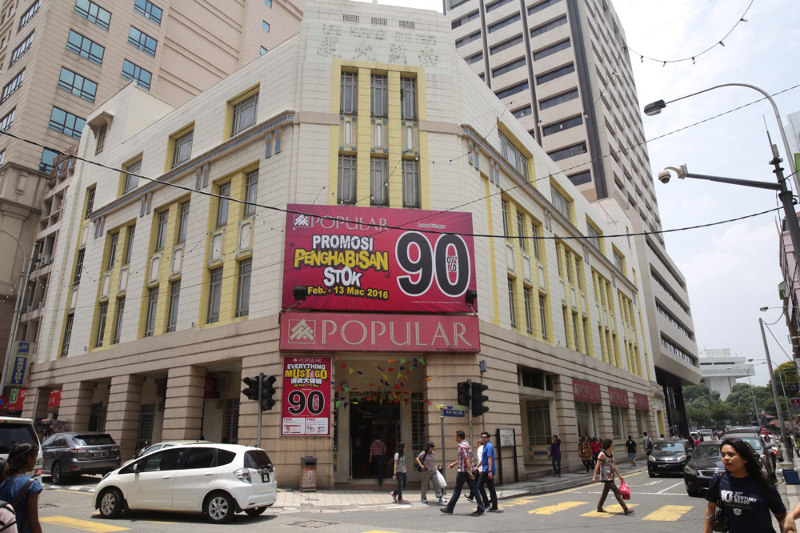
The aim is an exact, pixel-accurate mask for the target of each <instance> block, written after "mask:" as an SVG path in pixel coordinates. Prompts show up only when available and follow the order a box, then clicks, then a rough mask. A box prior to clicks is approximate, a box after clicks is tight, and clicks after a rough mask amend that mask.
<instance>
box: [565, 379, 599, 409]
mask: <svg viewBox="0 0 800 533" xmlns="http://www.w3.org/2000/svg"><path fill="white" fill-rule="evenodd" d="M572 394H573V395H574V396H575V401H576V402H587V403H601V401H602V399H601V397H600V385H599V384H597V383H592V382H591V381H584V380H582V379H576V378H572Z"/></svg>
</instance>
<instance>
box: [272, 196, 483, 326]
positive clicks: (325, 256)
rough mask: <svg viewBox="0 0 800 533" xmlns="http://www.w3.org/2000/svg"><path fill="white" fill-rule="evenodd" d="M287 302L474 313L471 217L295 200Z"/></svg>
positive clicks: (323, 307)
mask: <svg viewBox="0 0 800 533" xmlns="http://www.w3.org/2000/svg"><path fill="white" fill-rule="evenodd" d="M287 208H288V211H289V212H287V214H286V243H285V251H284V268H283V308H284V309H286V308H289V307H291V308H294V309H318V310H329V311H334V310H335V311H377V312H418V313H471V312H474V311H475V310H476V308H477V301H475V299H474V298H468V296H469V295H470V294H474V291H475V290H476V288H477V281H476V278H475V252H474V246H473V238H472V215H471V214H469V213H456V212H451V211H422V210H418V209H388V208H378V207H356V206H322V205H299V204H289V205H288V206H287Z"/></svg>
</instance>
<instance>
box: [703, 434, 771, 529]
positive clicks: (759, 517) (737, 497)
mask: <svg viewBox="0 0 800 533" xmlns="http://www.w3.org/2000/svg"><path fill="white" fill-rule="evenodd" d="M720 451H721V453H722V463H723V464H724V465H725V472H724V473H723V474H721V475H720V474H715V475H714V477H712V478H711V482H710V484H709V489H708V492H707V493H706V500H708V508H707V510H706V520H705V527H704V529H703V531H704V532H705V533H711V521H712V520H713V518H714V510H715V509H716V507H717V502H718V501H719V502H721V504H722V510H723V513H724V515H725V519H726V521H727V523H728V528H729V529H728V531H730V533H752V532H755V531H758V532H759V533H762V532H763V533H775V529H774V528H773V527H772V517H771V516H770V511H772V513H773V514H774V515H775V518H777V520H778V523H779V524H780V526H781V531H783V530H784V518H785V517H786V507H785V506H784V505H783V501H782V499H781V496H780V494H779V493H778V490H777V489H776V488H775V485H773V484H772V483H771V482H770V481H769V479H767V477H766V476H765V475H764V472H763V471H762V470H761V465H760V464H759V462H758V459H756V455H755V452H754V451H753V448H751V447H750V445H749V444H748V443H747V442H745V441H743V440H742V439H725V440H724V441H722V445H721V446H720Z"/></svg>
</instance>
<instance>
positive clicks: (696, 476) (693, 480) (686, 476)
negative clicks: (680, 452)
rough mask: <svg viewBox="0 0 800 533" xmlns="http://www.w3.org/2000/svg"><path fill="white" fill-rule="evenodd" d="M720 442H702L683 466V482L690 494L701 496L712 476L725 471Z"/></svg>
mask: <svg viewBox="0 0 800 533" xmlns="http://www.w3.org/2000/svg"><path fill="white" fill-rule="evenodd" d="M719 448H720V446H719V442H709V441H704V442H701V443H700V444H699V445H698V446H697V447H696V448H695V450H694V454H692V457H691V459H689V461H688V462H687V463H686V466H684V467H683V482H684V484H685V485H686V493H687V494H688V495H689V496H701V495H702V494H703V491H705V490H706V489H708V485H709V482H710V481H711V476H713V475H714V474H716V473H718V472H724V471H725V465H723V464H722V454H721V453H720V449H719Z"/></svg>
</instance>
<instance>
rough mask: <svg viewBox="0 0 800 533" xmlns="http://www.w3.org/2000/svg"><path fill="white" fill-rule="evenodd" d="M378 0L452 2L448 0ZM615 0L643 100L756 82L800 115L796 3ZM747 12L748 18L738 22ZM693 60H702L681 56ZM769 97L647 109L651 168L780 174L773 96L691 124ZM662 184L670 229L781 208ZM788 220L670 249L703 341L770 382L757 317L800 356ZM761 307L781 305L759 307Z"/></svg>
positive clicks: (682, 239)
mask: <svg viewBox="0 0 800 533" xmlns="http://www.w3.org/2000/svg"><path fill="white" fill-rule="evenodd" d="M378 3H381V4H389V5H401V6H407V7H416V8H422V9H435V10H437V11H440V12H441V10H442V4H441V1H440V0H380V1H379V2H378ZM611 3H612V4H613V5H614V8H615V10H616V11H617V15H618V16H619V18H620V21H621V22H622V28H623V30H624V32H625V35H626V38H627V43H628V47H629V48H630V49H631V50H635V51H636V52H637V54H634V53H633V52H631V61H632V65H633V69H634V79H635V81H636V86H637V93H638V95H639V103H640V106H641V107H644V105H645V104H647V103H649V102H652V101H655V100H659V99H664V100H666V101H669V100H673V99H676V98H680V97H682V96H686V95H689V94H691V93H694V92H697V91H701V90H703V89H707V88H710V87H713V86H715V85H719V84H723V83H747V84H750V85H755V86H757V87H759V88H761V89H763V90H765V91H766V92H767V93H769V94H771V95H773V98H774V100H775V102H776V104H777V106H778V110H779V112H780V114H781V116H782V118H783V122H784V123H785V122H786V118H785V117H786V115H788V114H789V113H793V112H796V111H800V68H798V67H800V7H799V6H798V5H797V0H670V1H669V2H663V1H655V0H612V2H611ZM748 6H749V8H748ZM745 12H746V14H745ZM741 18H744V19H745V20H746V22H740V23H739V24H738V25H737V24H736V23H737V21H739V20H740V19H741ZM734 26H736V27H735V28H734ZM732 29H733V31H731V30H732ZM729 32H730V33H729ZM726 35H727V36H726ZM719 41H722V42H723V43H724V46H720V45H718V44H717V43H719ZM715 45H716V46H715ZM708 48H711V49H710V50H708V51H707V52H705V53H702V54H701V52H703V51H704V50H706V49H708ZM641 56H645V59H644V60H642V58H641ZM693 56H694V57H695V61H694V62H692V60H688V61H682V62H678V61H673V60H676V59H680V58H687V57H693ZM647 58H654V59H658V60H659V61H653V60H650V59H647ZM665 60H666V61H667V62H666V64H664V61H665ZM795 86H797V87H795ZM793 87H795V88H793ZM792 88H793V89H792ZM777 93H781V94H777ZM761 98H763V97H762V95H760V94H759V93H758V92H756V91H755V90H753V89H749V88H745V87H724V88H719V89H715V90H712V91H710V92H708V93H704V94H702V95H697V96H692V97H690V98H687V99H685V100H681V101H679V102H674V103H672V104H669V105H668V106H667V108H666V109H664V110H663V111H662V113H661V114H660V115H657V116H654V117H647V116H644V119H643V120H644V127H645V138H646V139H648V140H650V139H653V140H652V141H649V142H648V147H647V148H648V152H649V154H650V163H651V167H652V170H653V174H654V175H657V174H658V172H659V171H660V170H662V169H663V168H665V167H667V166H680V165H681V164H686V165H687V167H688V169H689V171H690V172H694V173H698V174H707V175H714V176H723V177H731V178H739V179H749V180H758V181H770V182H775V181H776V178H775V176H774V174H772V166H771V165H769V161H770V160H771V159H772V152H771V150H770V146H769V141H768V139H767V130H769V134H770V135H771V137H772V142H773V143H776V144H777V145H778V149H779V151H780V154H781V157H783V158H784V163H783V167H784V173H785V175H789V174H790V173H791V171H790V170H789V168H790V167H789V165H788V162H787V161H785V160H786V156H785V152H784V150H783V144H782V142H781V137H780V132H779V129H778V124H777V121H776V119H775V115H774V112H773V111H772V108H771V106H770V105H769V103H768V102H767V101H766V100H762V101H759V102H756V103H754V104H752V105H749V106H747V107H745V108H743V109H740V110H737V111H732V112H730V113H728V114H727V115H725V116H723V117H720V118H714V119H711V120H708V121H707V122H704V123H703V124H699V125H695V126H691V125H692V124H694V123H695V122H699V121H702V120H705V119H709V118H710V117H713V116H714V115H717V114H719V113H724V112H727V111H730V110H732V109H735V108H737V107H739V106H743V105H745V104H749V103H751V102H754V101H756V100H759V99H761ZM683 128H685V129H683ZM677 130H681V131H677ZM671 132H675V133H671ZM665 134H668V135H666V136H665V137H663V138H660V139H656V137H660V136H662V135H665ZM789 135H791V133H789ZM792 189H793V190H795V191H797V187H796V186H794V185H792ZM655 190H656V196H657V198H658V204H659V211H660V217H661V223H662V227H663V229H673V228H683V227H686V226H693V225H698V224H706V223H710V222H717V221H723V220H728V219H733V218H738V217H742V216H745V215H751V214H754V213H758V212H762V211H766V210H768V209H771V208H774V207H778V206H779V205H780V204H779V203H778V200H777V197H776V195H775V193H773V192H772V191H767V190H761V189H755V188H751V187H742V186H734V185H727V184H719V183H710V182H705V181H698V180H691V179H686V180H678V179H675V178H674V177H673V179H672V180H671V181H670V182H669V184H666V185H665V184H662V183H661V182H658V181H656V184H655ZM795 194H796V192H795ZM798 210H800V208H799V209H798ZM779 223H780V220H779V218H778V216H777V214H775V213H773V214H767V215H761V216H758V217H754V218H748V219H745V220H740V221H737V222H731V223H727V224H722V225H718V226H713V227H710V228H705V229H697V230H691V231H680V232H675V233H668V234H666V235H665V241H666V246H667V251H668V252H669V254H670V256H671V257H672V260H673V261H674V262H675V263H676V264H677V265H678V267H679V268H680V270H681V272H683V275H684V276H685V278H686V283H687V288H688V291H689V298H690V303H691V309H692V317H693V319H694V331H695V338H696V341H697V346H698V349H704V348H707V349H717V348H728V349H730V350H731V352H732V353H733V354H736V355H739V356H742V357H746V358H748V359H749V358H752V359H755V361H754V363H755V364H756V366H755V371H756V375H755V376H754V377H753V384H754V385H755V384H759V385H763V384H766V383H767V382H768V380H769V375H768V371H767V366H766V364H764V363H761V364H759V362H760V361H763V360H764V359H765V353H764V347H763V343H762V339H761V333H760V330H759V325H758V319H759V317H761V318H762V319H763V320H764V322H765V323H766V324H771V325H769V326H768V328H767V329H766V330H765V331H766V337H767V341H768V342H767V344H768V347H769V350H770V355H771V357H772V362H773V365H778V364H780V363H784V362H786V361H789V360H791V359H790V357H791V356H790V354H791V344H790V341H789V333H788V329H787V327H786V324H785V322H784V318H783V317H782V316H781V309H780V306H781V301H780V298H779V296H778V284H779V283H780V281H781V273H780V267H779V262H778V242H779V241H778V235H779V232H778V224H779ZM761 307H771V308H774V309H768V310H767V311H765V312H761V311H760V308H761ZM773 335H774V337H773ZM743 381H746V380H743Z"/></svg>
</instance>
